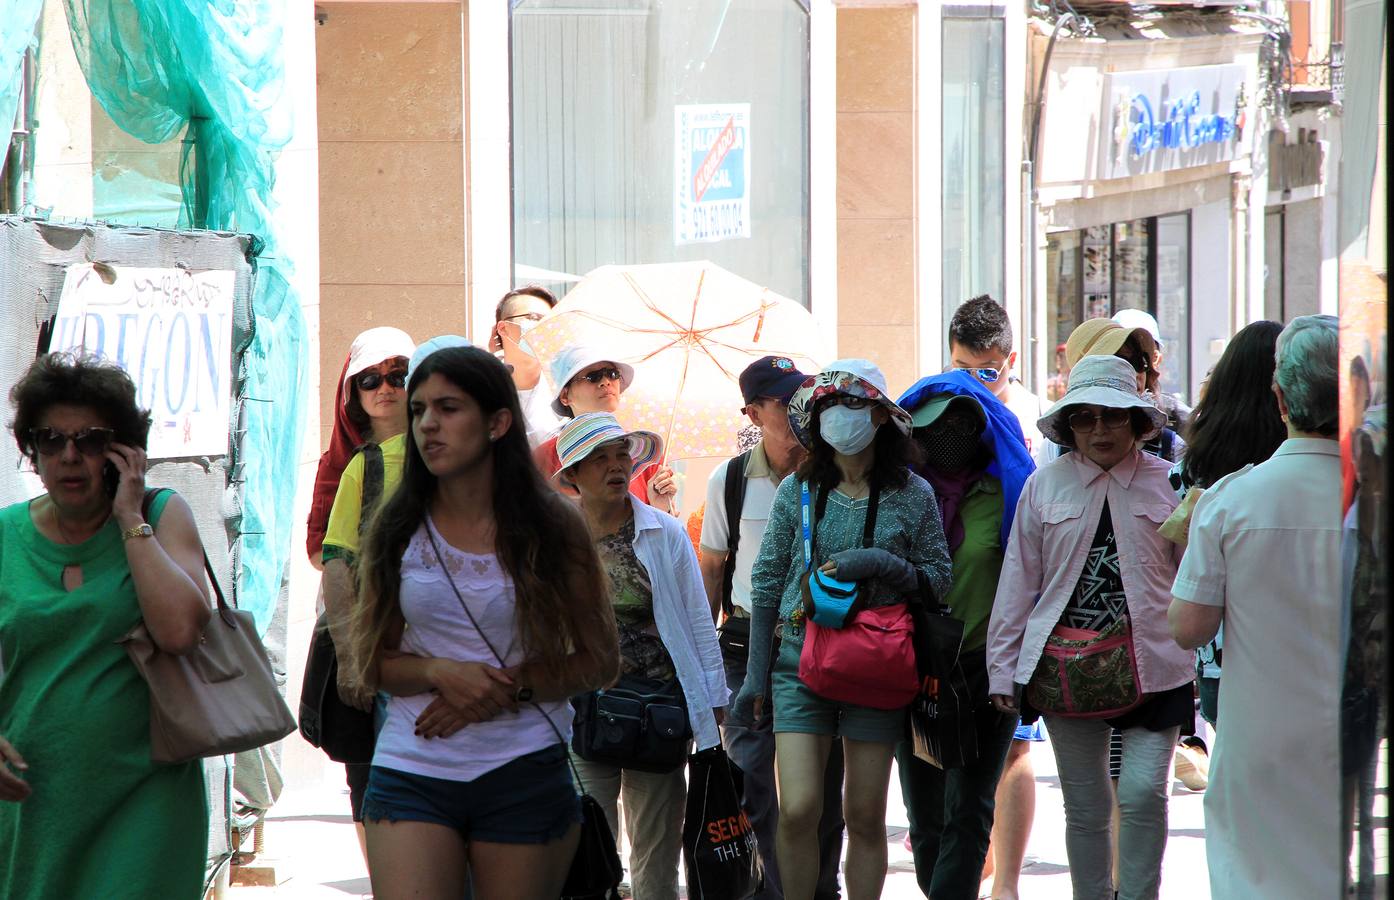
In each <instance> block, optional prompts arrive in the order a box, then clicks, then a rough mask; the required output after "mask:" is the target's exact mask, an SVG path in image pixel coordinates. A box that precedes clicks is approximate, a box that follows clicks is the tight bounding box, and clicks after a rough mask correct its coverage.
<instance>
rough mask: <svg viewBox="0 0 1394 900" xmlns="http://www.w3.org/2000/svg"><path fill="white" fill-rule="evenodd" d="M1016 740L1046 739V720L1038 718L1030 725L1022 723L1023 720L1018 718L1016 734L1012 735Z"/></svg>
mask: <svg viewBox="0 0 1394 900" xmlns="http://www.w3.org/2000/svg"><path fill="white" fill-rule="evenodd" d="M1012 740H1014V741H1044V740H1045V720H1044V719H1037V720H1036V721H1034V722H1032V723H1031V724H1030V725H1023V724H1021V720H1020V719H1017V720H1016V734H1014V735H1012Z"/></svg>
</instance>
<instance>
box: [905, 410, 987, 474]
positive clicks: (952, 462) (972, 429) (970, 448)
mask: <svg viewBox="0 0 1394 900" xmlns="http://www.w3.org/2000/svg"><path fill="white" fill-rule="evenodd" d="M917 438H918V440H919V442H920V447H921V448H922V449H923V450H924V454H925V464H926V465H927V466H929V467H930V468H931V469H934V470H935V471H937V472H943V473H944V474H946V475H948V474H952V473H954V472H959V471H962V470H963V469H965V468H967V467H968V466H970V465H972V464H973V462H974V461H975V460H976V459H977V458H978V454H979V452H980V449H981V447H982V427H981V426H980V425H979V424H978V423H977V422H976V421H974V420H973V419H972V418H971V417H969V416H966V415H958V414H948V415H945V416H943V417H942V418H940V419H939V421H937V422H935V423H934V424H933V425H931V426H929V427H928V428H926V429H924V432H923V433H922V434H920V435H917Z"/></svg>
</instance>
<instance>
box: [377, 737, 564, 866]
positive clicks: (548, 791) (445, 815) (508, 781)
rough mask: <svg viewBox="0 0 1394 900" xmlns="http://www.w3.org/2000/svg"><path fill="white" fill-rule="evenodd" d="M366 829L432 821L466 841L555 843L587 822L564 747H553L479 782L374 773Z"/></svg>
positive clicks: (487, 774) (390, 771)
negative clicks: (377, 824)
mask: <svg viewBox="0 0 1394 900" xmlns="http://www.w3.org/2000/svg"><path fill="white" fill-rule="evenodd" d="M363 819H364V821H366V822H380V821H387V822H431V823H434V824H436V825H444V826H445V827H447V828H453V829H455V830H456V831H457V832H459V833H460V835H461V836H462V837H463V838H464V839H465V840H466V841H474V840H478V841H485V842H487V843H495V844H549V843H551V842H552V841H555V840H557V839H558V838H560V837H562V836H563V835H565V834H566V832H567V831H569V830H570V828H571V826H572V825H576V824H579V823H580V821H581V799H580V797H579V796H577V794H576V788H575V786H574V785H573V784H572V781H571V770H570V768H569V766H568V765H567V760H566V747H565V745H563V744H553V745H552V746H550V747H544V748H543V749H541V750H537V751H534V752H533V753H528V754H525V755H523V756H520V757H518V758H517V759H515V760H513V761H511V762H507V763H504V764H503V765H501V766H499V767H498V768H497V769H493V770H491V771H489V772H485V773H484V774H483V775H480V776H479V777H478V778H476V779H474V780H473V781H449V780H446V779H444V778H432V777H430V776H427V775H415V774H412V773H410V772H402V771H399V770H397V769H389V768H386V767H384V766H373V769H372V772H371V773H370V774H369V776H368V794H367V796H366V797H364V798H363Z"/></svg>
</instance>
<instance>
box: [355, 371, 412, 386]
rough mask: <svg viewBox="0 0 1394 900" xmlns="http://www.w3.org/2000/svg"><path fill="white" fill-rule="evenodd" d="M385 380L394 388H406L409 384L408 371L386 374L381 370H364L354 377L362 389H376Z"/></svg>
mask: <svg viewBox="0 0 1394 900" xmlns="http://www.w3.org/2000/svg"><path fill="white" fill-rule="evenodd" d="M384 381H386V382H387V383H388V384H389V385H391V386H392V387H394V388H398V389H401V388H404V387H406V386H407V373H406V372H402V371H397V372H388V373H387V374H386V375H384V374H382V373H381V372H363V373H361V374H359V375H358V376H357V377H355V378H354V379H353V383H354V384H356V385H358V389H359V390H361V391H375V390H377V389H378V388H379V387H381V386H382V383H383V382H384Z"/></svg>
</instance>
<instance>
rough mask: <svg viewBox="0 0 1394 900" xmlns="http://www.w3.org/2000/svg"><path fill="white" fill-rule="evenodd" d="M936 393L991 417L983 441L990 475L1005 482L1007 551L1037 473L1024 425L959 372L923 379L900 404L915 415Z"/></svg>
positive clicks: (991, 396)
mask: <svg viewBox="0 0 1394 900" xmlns="http://www.w3.org/2000/svg"><path fill="white" fill-rule="evenodd" d="M934 394H953V395H955V396H960V397H961V396H969V397H972V398H973V399H974V400H977V401H978V403H980V404H981V405H982V408H983V413H984V414H985V415H986V416H987V428H986V429H985V430H984V431H983V440H985V441H987V443H988V445H989V446H990V447H991V448H992V463H991V464H990V465H988V467H987V474H989V475H991V476H993V477H995V478H996V479H997V480H998V481H1000V482H1001V483H1002V549H1003V550H1005V549H1006V547H1007V538H1008V537H1010V536H1011V533H1012V520H1013V519H1014V518H1015V517H1016V504H1017V499H1018V498H1020V497H1021V488H1022V486H1023V485H1025V484H1026V479H1027V478H1029V477H1030V476H1031V473H1032V472H1034V471H1036V464H1035V463H1034V462H1032V460H1031V454H1029V453H1027V452H1026V438H1025V436H1024V435H1022V433H1021V423H1020V422H1018V421H1017V418H1016V414H1015V413H1013V412H1012V411H1011V410H1010V409H1008V408H1007V407H1006V406H1005V405H1004V404H1003V403H1002V401H1001V400H998V399H997V395H995V394H993V393H992V391H989V390H988V389H987V388H985V387H983V385H982V382H980V381H978V379H976V378H974V377H973V376H972V375H971V374H970V373H968V372H962V371H957V370H955V371H953V372H945V373H944V374H942V375H930V376H928V377H926V378H921V379H920V380H919V381H917V382H915V383H914V384H913V385H911V386H910V390H908V391H906V392H905V393H904V394H902V395H901V398H900V400H899V401H897V402H898V404H899V406H900V408H901V409H903V410H905V411H906V412H908V413H911V414H912V415H913V414H914V411H915V410H916V409H917V408H919V407H921V406H923V405H924V404H925V403H926V402H928V400H929V398H930V397H931V396H932V395H934ZM947 527H948V526H947V525H945V528H946V529H947Z"/></svg>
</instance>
